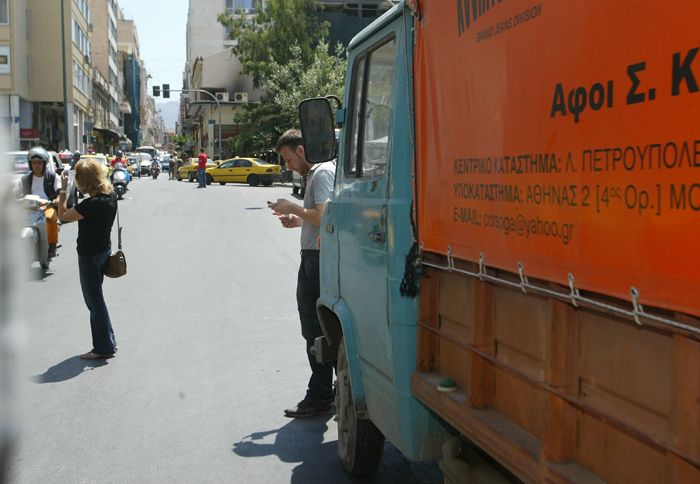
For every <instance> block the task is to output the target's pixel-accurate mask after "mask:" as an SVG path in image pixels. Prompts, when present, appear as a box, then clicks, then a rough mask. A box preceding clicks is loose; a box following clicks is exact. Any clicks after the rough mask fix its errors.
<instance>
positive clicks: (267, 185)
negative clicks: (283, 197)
mask: <svg viewBox="0 0 700 484" xmlns="http://www.w3.org/2000/svg"><path fill="white" fill-rule="evenodd" d="M270 185H272V182H271V181H264V182H263V186H264V187H269V186H270Z"/></svg>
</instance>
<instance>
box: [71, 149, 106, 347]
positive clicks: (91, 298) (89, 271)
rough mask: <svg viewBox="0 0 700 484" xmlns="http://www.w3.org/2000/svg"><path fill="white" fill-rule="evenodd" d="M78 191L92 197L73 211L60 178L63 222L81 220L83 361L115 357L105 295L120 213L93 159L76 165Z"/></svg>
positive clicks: (99, 166)
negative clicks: (86, 342)
mask: <svg viewBox="0 0 700 484" xmlns="http://www.w3.org/2000/svg"><path fill="white" fill-rule="evenodd" d="M75 183H76V185H77V186H78V190H80V191H81V192H82V193H87V194H89V195H90V197H89V198H86V199H85V200H83V201H82V202H80V203H79V204H78V205H77V206H75V207H74V208H70V209H69V208H67V207H66V190H67V188H68V177H67V175H66V173H65V172H64V173H63V174H62V175H61V190H60V192H59V198H58V215H59V218H60V219H61V220H62V221H64V222H74V221H78V270H79V274H80V286H81V288H82V290H83V299H84V300H85V305H86V306H87V308H88V311H90V328H91V330H92V349H91V350H90V351H89V352H87V353H85V354H83V355H81V356H80V358H81V359H83V360H98V359H106V358H112V357H113V356H114V354H115V353H116V351H117V343H116V340H115V338H114V331H113V330H112V322H111V320H110V318H109V312H108V311H107V305H106V303H105V299H104V295H103V293H102V282H103V280H104V274H103V272H104V268H105V265H106V264H107V259H108V258H109V256H110V254H111V250H112V245H111V233H112V225H113V224H114V217H115V215H116V213H117V195H116V194H115V193H114V190H113V189H112V184H111V183H110V182H109V180H107V177H106V176H105V174H104V171H103V170H102V166H101V165H100V164H99V163H97V162H96V161H93V160H89V159H88V160H80V161H79V162H78V163H77V164H76V165H75Z"/></svg>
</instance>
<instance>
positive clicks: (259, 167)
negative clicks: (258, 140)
mask: <svg viewBox="0 0 700 484" xmlns="http://www.w3.org/2000/svg"><path fill="white" fill-rule="evenodd" d="M206 173H207V185H210V184H211V183H212V182H217V183H220V184H221V185H226V183H229V182H234V183H235V182H239V183H247V184H248V185H250V186H251V187H256V186H258V185H259V184H261V183H262V184H263V185H265V186H266V187H269V186H270V185H272V183H273V182H275V181H279V180H280V176H281V172H280V167H279V165H272V164H270V163H265V162H264V161H263V160H261V159H259V158H231V159H229V160H224V161H223V162H221V163H220V164H218V166H215V167H213V168H207V171H206Z"/></svg>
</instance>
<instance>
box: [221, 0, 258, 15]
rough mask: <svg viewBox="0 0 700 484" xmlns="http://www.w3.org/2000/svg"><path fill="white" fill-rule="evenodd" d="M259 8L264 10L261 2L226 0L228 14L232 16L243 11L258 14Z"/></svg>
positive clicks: (256, 0) (253, 0)
mask: <svg viewBox="0 0 700 484" xmlns="http://www.w3.org/2000/svg"><path fill="white" fill-rule="evenodd" d="M258 8H262V2H261V1H260V0H226V12H228V13H231V14H236V13H239V12H240V11H241V10H243V11H244V12H247V13H256V12H257V11H258Z"/></svg>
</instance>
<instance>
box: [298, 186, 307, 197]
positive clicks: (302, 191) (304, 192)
mask: <svg viewBox="0 0 700 484" xmlns="http://www.w3.org/2000/svg"><path fill="white" fill-rule="evenodd" d="M299 195H300V196H302V197H303V196H304V195H306V187H302V189H301V190H300V191H299Z"/></svg>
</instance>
